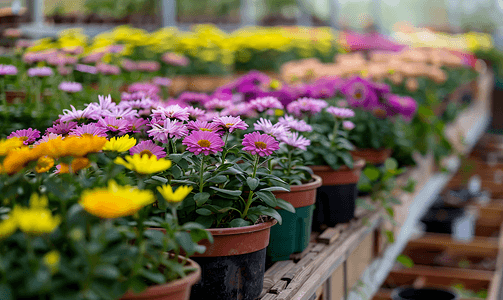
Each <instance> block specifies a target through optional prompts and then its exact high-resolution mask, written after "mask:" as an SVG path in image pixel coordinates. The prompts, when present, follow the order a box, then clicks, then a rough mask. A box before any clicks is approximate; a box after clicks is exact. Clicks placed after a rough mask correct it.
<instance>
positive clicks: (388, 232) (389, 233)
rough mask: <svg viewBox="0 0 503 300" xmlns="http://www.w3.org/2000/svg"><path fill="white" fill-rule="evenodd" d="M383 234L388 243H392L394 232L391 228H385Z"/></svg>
mask: <svg viewBox="0 0 503 300" xmlns="http://www.w3.org/2000/svg"><path fill="white" fill-rule="evenodd" d="M384 235H385V236H386V239H387V241H388V243H391V244H393V243H394V242H395V234H394V233H393V231H391V230H385V231H384Z"/></svg>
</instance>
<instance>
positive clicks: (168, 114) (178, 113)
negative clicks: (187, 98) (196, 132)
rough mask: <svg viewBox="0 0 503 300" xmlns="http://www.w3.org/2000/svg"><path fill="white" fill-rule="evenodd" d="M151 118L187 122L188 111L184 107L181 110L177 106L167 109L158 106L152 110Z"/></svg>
mask: <svg viewBox="0 0 503 300" xmlns="http://www.w3.org/2000/svg"><path fill="white" fill-rule="evenodd" d="M152 117H154V118H160V119H162V120H164V119H178V120H180V121H187V120H188V119H189V111H188V109H187V108H186V107H184V108H182V107H180V105H177V104H176V105H170V106H168V107H162V106H158V107H157V109H154V110H152Z"/></svg>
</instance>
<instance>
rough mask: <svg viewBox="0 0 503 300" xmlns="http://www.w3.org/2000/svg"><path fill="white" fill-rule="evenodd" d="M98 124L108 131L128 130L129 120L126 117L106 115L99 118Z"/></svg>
mask: <svg viewBox="0 0 503 300" xmlns="http://www.w3.org/2000/svg"><path fill="white" fill-rule="evenodd" d="M98 126H100V127H102V128H105V129H106V130H107V131H112V132H118V131H120V132H124V131H127V128H128V121H127V120H125V119H117V118H115V117H104V118H100V119H99V120H98Z"/></svg>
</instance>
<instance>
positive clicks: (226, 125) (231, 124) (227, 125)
mask: <svg viewBox="0 0 503 300" xmlns="http://www.w3.org/2000/svg"><path fill="white" fill-rule="evenodd" d="M231 126H234V124H233V123H227V124H225V127H227V128H229V127H231Z"/></svg>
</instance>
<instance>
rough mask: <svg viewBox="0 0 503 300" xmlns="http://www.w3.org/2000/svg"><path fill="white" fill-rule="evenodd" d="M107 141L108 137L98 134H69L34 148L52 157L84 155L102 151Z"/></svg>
mask: <svg viewBox="0 0 503 300" xmlns="http://www.w3.org/2000/svg"><path fill="white" fill-rule="evenodd" d="M106 142H107V139H106V138H104V137H100V136H96V135H86V136H82V137H77V136H69V137H66V138H64V139H63V138H61V137H57V138H55V139H51V140H48V141H47V142H44V143H41V144H40V145H38V146H36V147H35V148H34V149H36V150H38V151H39V152H40V153H42V154H43V155H47V156H50V157H52V158H59V157H63V156H74V157H82V156H85V155H87V154H88V153H93V152H98V151H101V149H103V146H105V143H106Z"/></svg>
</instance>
